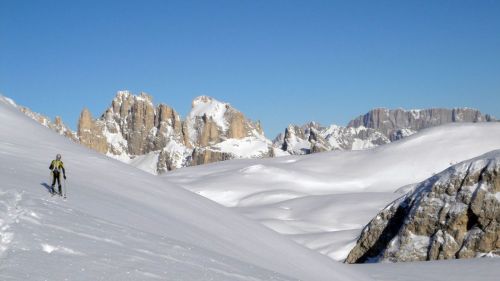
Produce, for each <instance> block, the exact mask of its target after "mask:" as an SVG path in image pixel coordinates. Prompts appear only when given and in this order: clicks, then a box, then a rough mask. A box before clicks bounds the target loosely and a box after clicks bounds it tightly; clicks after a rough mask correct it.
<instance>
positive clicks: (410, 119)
mask: <svg viewBox="0 0 500 281" xmlns="http://www.w3.org/2000/svg"><path fill="white" fill-rule="evenodd" d="M492 121H496V119H495V118H494V117H493V116H491V115H488V114H485V115H484V114H482V113H481V112H480V111H479V110H477V109H472V108H453V109H445V108H430V109H412V110H404V109H386V108H377V109H373V110H370V111H369V112H368V113H366V114H364V115H361V116H359V117H357V118H355V119H353V120H352V121H350V122H349V124H348V125H347V126H346V127H343V126H337V125H330V126H327V127H323V126H321V125H320V124H318V123H316V122H310V123H307V124H304V125H302V126H297V125H289V126H288V128H287V129H286V130H285V132H284V134H281V135H279V136H278V137H277V138H276V139H275V140H274V142H273V143H274V146H275V147H279V148H281V149H282V150H283V151H285V152H287V153H289V154H309V153H315V152H323V151H331V150H362V149H366V148H372V147H375V146H379V145H383V144H387V143H390V142H393V141H397V140H400V139H402V138H405V137H408V136H411V135H413V134H415V133H416V132H418V131H420V130H422V129H425V128H430V127H435V126H440V125H444V124H448V123H477V122H492Z"/></svg>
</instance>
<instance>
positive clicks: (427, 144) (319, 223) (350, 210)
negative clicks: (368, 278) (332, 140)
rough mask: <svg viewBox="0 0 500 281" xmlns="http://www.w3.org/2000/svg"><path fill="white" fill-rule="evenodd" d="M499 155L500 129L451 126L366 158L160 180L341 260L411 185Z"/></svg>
mask: <svg viewBox="0 0 500 281" xmlns="http://www.w3.org/2000/svg"><path fill="white" fill-rule="evenodd" d="M499 148H500V123H475V124H449V125H445V126H441V127H436V128H432V129H427V130H424V131H422V132H420V133H418V134H415V135H413V136H410V137H408V138H406V139H403V140H401V141H397V142H394V143H392V144H387V145H384V146H381V147H377V148H374V149H370V150H365V151H350V152H325V153H320V154H313V155H306V156H290V157H281V158H276V159H259V160H236V161H234V160H233V161H228V162H220V163H214V164H210V165H205V166H199V167H192V168H186V169H181V170H178V171H174V172H172V173H168V174H165V175H163V176H162V177H164V178H165V180H166V181H168V182H175V183H178V184H180V185H182V186H183V187H185V188H187V189H189V190H192V191H194V192H196V193H198V194H201V195H203V196H206V197H208V198H210V199H212V200H214V201H216V202H219V203H221V204H223V205H225V206H228V207H231V208H232V209H234V210H237V211H238V212H240V213H242V214H244V215H246V216H247V217H250V218H252V219H255V220H257V221H260V222H261V223H262V224H264V225H266V226H267V227H269V228H271V229H273V230H275V231H277V232H279V233H282V234H284V235H286V236H289V237H291V238H292V239H294V240H295V241H297V242H298V243H300V244H303V245H305V246H307V247H309V248H311V249H313V250H316V251H319V252H320V253H322V254H325V255H328V256H329V257H330V258H332V259H335V260H339V261H341V260H343V259H345V257H346V256H347V254H348V253H349V251H350V250H351V249H352V248H353V247H354V245H355V242H356V240H357V238H358V236H359V234H360V231H361V229H362V228H363V226H365V225H366V224H367V223H368V222H369V221H370V220H371V219H372V218H373V217H374V216H375V215H376V214H377V213H378V211H380V210H381V209H383V208H384V207H385V206H386V205H387V204H389V203H390V202H391V201H393V200H394V199H396V198H398V197H400V196H401V195H402V193H403V192H404V191H405V190H409V189H410V188H411V187H412V184H413V183H417V182H420V181H422V180H425V179H426V178H428V177H430V176H432V175H433V174H436V173H438V172H440V171H442V170H444V169H446V168H447V167H449V166H450V165H453V164H456V163H458V162H461V161H463V160H466V159H470V158H473V157H476V156H479V155H481V154H483V153H486V152H488V151H491V150H494V149H499ZM477 263H478V262H477V261H476V262H475V264H477ZM498 264H499V265H500V260H499V261H498ZM440 266H443V267H444V268H446V267H447V265H446V263H440ZM398 268H400V267H398ZM388 280H389V279H388ZM396 280H407V279H396ZM412 280H413V279H412ZM436 280H437V279H436ZM495 280H496V279H495Z"/></svg>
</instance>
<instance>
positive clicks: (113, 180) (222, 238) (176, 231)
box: [0, 98, 366, 281]
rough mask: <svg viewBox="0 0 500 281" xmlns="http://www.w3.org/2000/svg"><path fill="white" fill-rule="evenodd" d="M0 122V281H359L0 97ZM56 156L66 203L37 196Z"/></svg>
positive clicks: (358, 277)
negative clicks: (55, 129)
mask: <svg viewBox="0 0 500 281" xmlns="http://www.w3.org/2000/svg"><path fill="white" fill-rule="evenodd" d="M0 119H1V120H2V122H0V166H1V167H2V169H0V177H1V179H2V182H1V184H0V203H1V204H0V218H1V220H0V223H1V225H2V226H1V228H0V232H1V233H0V235H1V237H2V239H1V240H0V260H1V262H0V279H1V280H45V279H48V280H54V281H59V280H61V281H62V280H158V279H159V280H209V279H213V280H295V279H299V280H366V279H365V277H363V276H362V275H359V274H356V273H355V272H353V271H352V270H350V269H349V267H346V266H342V265H340V264H337V263H334V262H332V261H330V260H329V259H327V258H325V257H323V256H321V255H319V254H317V253H314V252H311V251H309V250H307V249H305V248H303V247H301V246H299V245H297V244H295V243H294V242H292V241H289V240H288V239H286V238H284V237H282V236H280V235H278V234H276V233H275V232H272V231H270V230H268V229H266V228H264V227H262V226H260V225H259V224H257V223H255V222H252V221H250V220H248V219H246V218H244V217H242V216H240V215H238V214H235V213H234V212H231V211H230V210H228V209H227V208H224V207H222V206H220V205H218V204H215V203H214V202H211V201H210V200H207V199H205V198H202V197H200V196H197V195H196V194H193V193H191V192H189V191H186V190H184V189H182V188H180V187H179V186H177V185H175V184H168V183H165V181H164V180H162V179H161V178H160V177H156V176H153V175H150V174H148V173H145V172H142V171H140V170H137V169H135V168H133V167H131V166H129V165H126V164H123V163H121V162H119V161H115V160H113V159H109V158H108V157H105V156H103V155H101V154H99V153H97V152H94V151H91V150H89V149H87V148H85V147H82V146H80V145H76V144H75V143H73V142H71V141H69V140H68V139H66V138H64V137H61V136H59V135H58V134H56V133H54V132H52V131H51V130H48V129H46V128H44V127H42V126H39V124H37V123H36V122H35V121H33V120H31V119H29V118H28V117H26V116H24V115H23V114H22V113H20V112H19V111H18V110H17V109H15V108H14V107H12V106H11V104H10V103H9V102H7V101H6V100H5V99H3V98H0ZM34 136H36V141H34V139H35V137H34ZM57 153H61V154H62V155H63V161H64V163H65V166H66V174H67V176H68V180H67V182H68V186H67V187H68V201H62V200H60V199H59V198H52V197H50V195H49V194H48V192H47V190H46V187H47V180H48V177H49V170H48V164H49V163H50V160H51V159H53V157H54V156H55V154H57ZM289 257H293V258H289Z"/></svg>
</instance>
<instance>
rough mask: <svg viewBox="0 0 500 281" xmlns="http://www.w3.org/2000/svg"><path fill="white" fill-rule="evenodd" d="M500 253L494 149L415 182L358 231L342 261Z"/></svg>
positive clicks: (498, 158) (499, 173)
mask: <svg viewBox="0 0 500 281" xmlns="http://www.w3.org/2000/svg"><path fill="white" fill-rule="evenodd" d="M485 255H497V256H498V255H500V150H495V151H492V152H490V153H487V154H485V155H483V156H480V157H478V158H475V159H472V160H468V161H465V162H462V163H460V164H456V165H454V166H452V167H450V168H449V169H447V170H445V171H443V172H442V173H440V174H438V175H435V176H433V177H431V178H430V179H428V180H426V181H424V182H422V183H420V184H418V185H416V187H414V189H413V191H411V192H409V193H408V194H407V195H405V196H403V197H401V198H400V199H398V200H396V201H395V202H393V203H391V204H390V205H389V206H387V207H386V208H385V209H384V210H383V211H381V212H380V213H379V214H378V215H377V216H376V217H375V218H374V219H373V220H372V221H371V222H370V223H369V224H368V225H367V226H366V227H365V228H364V230H363V231H362V234H361V236H360V238H359V240H358V242H357V244H356V246H355V247H354V249H353V250H352V251H351V252H350V254H349V256H348V257H347V259H346V262H348V263H364V262H373V261H391V262H400V261H424V260H440V259H459V258H472V257H480V256H485Z"/></svg>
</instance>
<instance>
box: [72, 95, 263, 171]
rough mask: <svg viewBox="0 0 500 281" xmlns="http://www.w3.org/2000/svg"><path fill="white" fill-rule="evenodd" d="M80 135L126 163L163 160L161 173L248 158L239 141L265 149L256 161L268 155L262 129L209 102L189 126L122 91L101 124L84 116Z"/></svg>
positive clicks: (196, 108)
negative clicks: (148, 158) (145, 159)
mask: <svg viewBox="0 0 500 281" xmlns="http://www.w3.org/2000/svg"><path fill="white" fill-rule="evenodd" d="M78 133H79V137H80V138H81V142H82V144H84V145H86V146H88V147H90V148H93V149H95V150H97V151H99V152H101V153H105V154H107V155H110V156H112V157H116V158H118V159H120V160H123V161H125V162H135V161H139V160H138V159H142V158H143V156H145V155H149V156H148V157H150V158H151V157H153V158H157V160H155V161H156V166H157V172H162V171H165V170H172V169H176V168H180V167H184V166H190V165H198V164H205V163H210V162H216V161H221V160H227V159H232V158H235V157H246V155H241V154H238V146H239V143H238V141H245V142H249V143H259V144H264V147H265V149H263V148H262V145H260V146H259V149H257V150H256V151H253V154H251V156H252V157H254V156H255V157H257V156H259V155H261V156H267V155H268V147H267V143H268V142H269V141H268V140H267V139H265V137H264V136H263V134H262V128H261V126H260V123H254V122H252V121H250V120H248V119H247V118H245V116H244V115H243V114H242V113H241V112H239V111H238V110H236V109H234V108H233V107H231V106H230V105H229V104H228V103H224V102H221V101H218V100H216V99H214V98H212V97H208V96H200V97H197V98H195V99H194V100H193V102H192V108H191V111H190V112H189V114H188V116H187V118H186V120H185V121H183V120H182V119H181V117H180V116H179V114H178V113H177V112H176V111H175V110H174V109H173V108H172V107H170V106H168V105H166V104H159V105H158V106H155V105H154V104H153V98H152V97H151V96H150V95H148V94H146V93H140V94H139V95H134V94H132V93H131V92H129V91H119V92H118V93H117V94H116V96H115V98H114V99H113V100H112V102H111V106H110V107H109V108H108V109H107V110H106V112H105V113H104V114H102V115H101V117H100V118H98V119H96V120H93V119H92V116H91V114H90V112H88V111H87V110H84V111H83V112H82V114H81V116H80V121H79V130H78ZM102 140H104V142H103V141H102ZM248 157H250V156H248Z"/></svg>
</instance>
